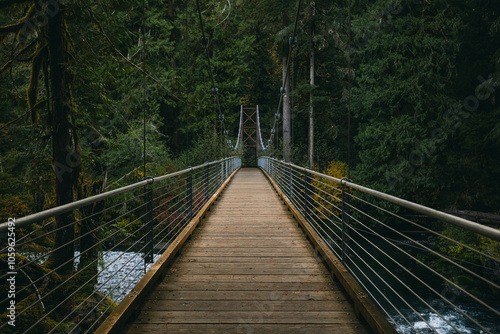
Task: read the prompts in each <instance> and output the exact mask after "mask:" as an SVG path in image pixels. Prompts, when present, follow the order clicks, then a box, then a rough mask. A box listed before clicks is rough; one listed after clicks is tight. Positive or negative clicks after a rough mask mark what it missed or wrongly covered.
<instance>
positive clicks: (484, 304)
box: [348, 217, 500, 333]
mask: <svg viewBox="0 0 500 334" xmlns="http://www.w3.org/2000/svg"><path fill="white" fill-rule="evenodd" d="M370 218H372V217H370ZM351 219H354V220H356V221H357V222H358V223H359V224H361V225H362V226H364V227H365V228H368V229H369V230H370V231H371V232H372V233H374V234H376V232H375V231H373V230H372V229H370V228H369V227H367V226H366V225H365V224H363V223H362V222H361V221H359V220H358V219H356V218H354V217H351ZM372 219H373V218H372ZM374 220H375V219H374ZM356 232H357V233H358V235H360V236H361V237H362V238H363V239H364V240H365V241H367V242H368V243H369V244H370V245H371V246H373V247H374V248H376V249H377V250H378V251H379V252H381V253H382V254H384V255H385V256H386V258H387V259H389V260H391V261H392V262H393V263H395V264H396V265H398V266H399V267H400V268H401V269H403V270H404V271H405V272H406V273H408V274H409V275H411V276H412V277H413V278H415V279H416V280H417V281H418V282H419V283H421V284H422V285H424V286H425V287H427V288H428V289H429V290H430V291H432V292H434V293H435V294H436V295H437V296H439V297H441V299H442V300H444V301H445V302H447V303H448V304H449V305H450V306H452V307H454V308H455V310H456V311H458V312H460V313H461V314H462V315H463V316H465V317H467V318H469V320H471V321H472V322H474V323H475V324H476V325H477V326H478V327H480V328H481V329H482V330H484V331H486V332H487V333H491V332H490V331H488V330H487V329H486V328H484V327H483V326H482V325H481V324H479V323H478V322H477V321H476V320H475V319H473V318H472V317H471V316H469V315H468V314H466V313H465V312H463V311H462V310H461V309H460V308H459V307H458V306H457V305H455V304H453V302H451V301H450V300H449V299H447V298H446V297H444V296H443V295H442V294H440V293H439V292H437V291H436V290H435V289H434V288H432V287H431V286H430V285H429V284H427V283H426V282H424V281H423V280H422V279H421V278H419V277H417V276H416V275H415V274H414V273H412V272H411V271H410V270H408V268H406V267H405V266H403V265H401V264H400V263H399V262H398V261H396V260H395V259H394V258H393V257H391V256H390V255H388V254H387V253H386V252H385V251H383V250H382V249H381V248H380V247H378V246H377V245H375V244H374V243H373V242H371V241H370V240H368V239H367V238H366V237H364V236H363V235H362V234H361V233H359V232H358V231H356ZM384 239H385V238H384ZM351 241H353V240H352V239H351ZM386 241H387V240H386ZM387 243H389V244H390V245H391V246H393V247H394V248H397V249H398V250H399V251H400V252H401V253H402V254H405V255H406V256H408V257H410V258H411V259H412V260H414V261H415V262H417V263H419V264H420V265H422V266H424V267H425V268H426V269H428V270H430V271H431V272H432V273H434V274H435V275H437V276H440V277H441V278H442V279H443V280H445V281H446V282H447V283H448V284H451V285H453V286H454V287H455V288H457V289H459V290H460V291H462V292H463V293H465V294H467V295H468V296H469V297H470V298H472V299H474V300H476V301H477V302H478V303H480V304H482V305H483V306H484V307H486V308H489V309H490V310H491V311H493V312H495V313H497V314H498V315H500V313H499V312H498V311H497V310H495V309H494V308H493V307H491V306H489V305H488V304H486V303H484V302H483V301H482V300H480V299H478V298H477V297H475V296H474V295H472V294H471V293H470V292H468V291H466V290H465V289H463V288H461V287H460V286H458V285H457V284H455V283H454V282H452V281H451V280H449V279H448V278H446V277H445V276H443V275H442V274H440V273H439V272H437V271H436V270H434V269H432V268H431V267H429V266H428V265H426V264H424V263H423V262H422V261H420V260H418V259H417V258H415V257H414V256H412V255H410V254H408V253H407V252H405V251H403V250H402V249H401V248H400V247H398V246H397V245H395V244H392V243H390V242H387ZM348 247H349V246H348ZM366 254H367V255H368V256H370V257H372V258H373V256H372V255H371V254H370V252H366ZM358 257H359V256H358ZM359 258H360V259H362V258H361V257H359ZM377 263H378V264H379V265H381V264H380V262H379V261H377ZM383 267H384V269H386V271H387V272H388V273H389V274H390V275H393V274H392V272H391V271H390V270H388V269H387V268H385V266H383ZM398 281H399V280H398ZM400 283H401V282H400ZM402 284H403V285H404V286H405V287H406V285H405V284H404V283H402ZM409 291H412V290H411V289H410V290H409ZM426 304H427V303H426ZM436 314H437V315H438V316H439V317H441V318H442V319H443V320H445V322H447V323H448V321H447V320H446V319H445V318H444V317H443V316H442V315H441V314H440V313H436ZM450 326H452V327H453V328H455V327H454V326H453V325H451V324H450ZM457 331H458V330H457Z"/></svg>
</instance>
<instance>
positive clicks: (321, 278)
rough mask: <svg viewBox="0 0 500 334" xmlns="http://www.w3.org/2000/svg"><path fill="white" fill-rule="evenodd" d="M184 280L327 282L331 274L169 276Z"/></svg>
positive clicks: (176, 274) (175, 274)
mask: <svg viewBox="0 0 500 334" xmlns="http://www.w3.org/2000/svg"><path fill="white" fill-rule="evenodd" d="M168 277H169V278H171V279H179V280H182V281H184V282H190V281H195V282H214V281H217V282H325V281H329V280H330V276H329V275H325V274H322V275H311V274H307V275H281V274H280V275H234V274H230V275H193V274H178V273H174V274H171V275H169V276H168Z"/></svg>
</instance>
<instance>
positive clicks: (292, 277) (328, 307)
mask: <svg viewBox="0 0 500 334" xmlns="http://www.w3.org/2000/svg"><path fill="white" fill-rule="evenodd" d="M126 329H127V331H126V333H141V334H143V333H159V332H172V333H287V334H289V333H314V334H323V333H342V334H348V333H367V331H366V330H365V328H364V326H363V325H362V324H360V323H359V322H358V320H357V319H356V318H355V317H354V313H353V310H352V307H351V306H350V304H349V303H348V302H346V299H345V296H344V295H343V293H342V292H341V291H340V290H339V288H338V286H337V284H335V283H334V282H333V281H332V279H331V277H330V276H329V274H328V271H327V270H326V268H325V266H324V265H323V264H321V263H320V262H319V260H318V259H317V257H316V256H314V252H313V250H312V248H311V246H310V244H309V242H308V241H307V240H306V238H305V236H304V234H303V233H302V231H301V229H300V228H299V227H298V226H297V222H296V221H295V220H294V219H293V217H292V215H291V214H290V212H288V211H287V208H286V206H285V205H284V204H283V203H282V202H281V201H280V199H279V197H278V196H277V194H276V193H275V192H274V190H273V188H272V186H271V185H270V183H269V182H268V180H267V179H266V177H265V176H264V175H263V173H262V172H261V171H260V170H259V169H241V170H240V171H239V172H238V174H237V175H236V176H235V178H234V179H233V180H232V181H231V183H230V184H229V186H228V188H227V189H226V190H225V191H224V193H223V194H222V195H221V197H220V198H219V200H218V202H217V203H216V204H215V205H214V206H213V207H212V212H211V214H210V215H209V216H208V217H207V218H206V219H204V220H203V222H202V223H201V225H200V226H199V228H198V229H197V230H196V232H195V233H194V234H193V238H192V240H190V241H189V242H188V243H187V244H186V246H185V247H184V249H183V250H182V253H181V256H179V257H178V258H177V259H176V260H175V261H174V263H173V264H172V267H171V269H170V271H169V273H168V274H167V276H166V278H165V279H164V280H163V282H161V283H160V284H159V285H158V286H157V287H156V289H155V291H154V292H153V293H151V295H150V296H149V299H148V300H147V301H146V303H145V304H144V305H143V307H142V312H141V314H140V315H139V317H138V318H137V319H136V320H135V322H134V323H132V324H129V325H128V326H127V328H126Z"/></svg>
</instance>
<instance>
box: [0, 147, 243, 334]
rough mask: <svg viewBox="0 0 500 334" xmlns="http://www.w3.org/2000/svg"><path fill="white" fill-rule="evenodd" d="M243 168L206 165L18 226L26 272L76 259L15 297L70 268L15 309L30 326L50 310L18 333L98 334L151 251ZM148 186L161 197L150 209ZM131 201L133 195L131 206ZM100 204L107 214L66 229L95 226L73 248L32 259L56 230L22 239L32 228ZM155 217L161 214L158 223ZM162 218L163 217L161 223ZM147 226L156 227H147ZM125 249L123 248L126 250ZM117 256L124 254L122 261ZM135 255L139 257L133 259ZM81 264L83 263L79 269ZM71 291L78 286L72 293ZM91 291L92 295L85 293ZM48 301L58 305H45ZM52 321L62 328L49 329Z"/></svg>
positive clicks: (233, 161)
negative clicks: (57, 257)
mask: <svg viewBox="0 0 500 334" xmlns="http://www.w3.org/2000/svg"><path fill="white" fill-rule="evenodd" d="M240 165H241V160H240V159H239V158H236V157H231V158H226V159H222V160H218V161H214V162H211V163H205V164H203V165H199V166H195V167H191V168H188V169H186V170H183V171H179V172H175V173H171V174H168V175H164V176H160V177H156V178H150V179H148V180H143V181H140V182H137V183H134V184H131V185H129V186H125V187H122V188H119V189H115V190H112V191H109V192H106V193H102V194H99V195H94V196H91V197H88V198H85V199H81V200H78V201H75V202H73V203H69V204H68V205H64V206H61V207H56V208H51V209H49V210H46V211H42V212H40V213H37V214H34V215H29V216H26V217H22V218H20V219H19V221H21V222H23V224H22V226H16V227H19V228H20V229H21V230H20V234H19V237H20V238H19V239H18V240H20V239H22V243H18V244H17V245H16V251H17V253H18V254H27V257H28V261H27V262H26V263H23V264H22V266H23V268H26V267H27V266H30V265H37V266H39V263H40V262H41V261H45V259H46V258H49V257H50V256H51V254H54V253H55V252H58V251H59V252H60V250H61V249H63V247H68V246H69V245H75V247H74V248H73V249H74V250H73V251H74V254H73V255H72V256H70V257H69V258H64V259H63V261H61V263H57V264H56V266H55V268H47V269H44V271H43V272H40V273H39V274H37V275H35V276H31V277H30V279H31V282H28V283H27V284H26V285H25V286H23V287H22V288H21V289H20V290H18V291H16V294H19V295H24V296H26V294H27V296H30V295H31V291H32V290H36V289H37V284H40V283H41V282H44V281H46V280H51V281H52V276H53V275H54V274H55V273H57V272H58V271H59V270H60V269H62V268H66V267H68V266H71V267H70V268H69V270H70V271H69V272H68V273H67V275H66V276H65V277H64V280H62V281H60V282H56V283H57V284H56V285H55V286H50V287H49V288H47V287H45V289H43V290H38V291H39V294H38V295H37V297H36V298H34V299H33V301H31V300H30V302H29V303H28V304H26V305H23V307H21V308H18V309H17V312H16V318H18V319H24V318H26V317H27V315H28V314H31V313H30V311H31V310H33V309H36V310H37V309H38V308H41V307H42V306H40V305H42V304H43V305H44V310H43V312H42V313H41V315H40V317H36V318H34V319H30V321H29V322H28V321H25V322H22V323H25V324H26V325H25V328H22V329H20V330H21V331H24V332H30V331H33V330H38V331H39V330H41V328H42V327H43V328H44V329H43V331H44V332H47V333H48V332H52V333H53V332H58V331H60V330H61V328H63V327H62V326H63V325H64V328H65V329H64V330H65V331H69V332H75V331H78V332H80V331H81V332H85V331H86V330H87V331H93V329H95V328H96V326H98V325H99V322H100V321H101V319H102V318H103V317H106V316H107V313H108V311H106V309H111V308H112V306H113V305H114V304H113V303H115V302H119V301H120V300H121V298H123V296H124V295H125V294H126V293H128V290H127V289H130V287H133V286H134V285H135V284H136V283H137V280H138V278H140V277H141V276H142V275H143V271H142V270H139V271H137V270H138V268H139V269H140V268H141V265H142V262H143V261H144V262H145V266H146V258H145V256H146V255H147V254H152V253H151V252H152V251H150V249H153V250H154V249H158V248H156V247H158V246H160V247H162V245H161V242H163V241H164V240H169V242H171V241H172V240H174V239H175V238H176V237H177V236H178V235H179V233H180V232H181V231H183V229H184V228H185V227H186V226H187V225H188V224H189V222H190V221H191V219H192V218H193V217H194V215H196V214H197V212H199V210H200V209H201V207H203V205H204V204H205V203H206V202H207V201H208V200H209V198H210V197H211V196H212V195H213V194H215V193H216V192H217V191H218V189H219V188H220V186H221V185H223V184H224V182H225V181H226V180H227V178H228V177H229V176H230V175H231V173H232V172H233V171H235V170H236V169H237V168H238V167H239V166H240ZM188 180H189V182H188ZM161 181H162V182H167V184H162V183H161ZM148 184H149V185H151V186H152V188H151V189H150V190H148V191H151V192H152V193H154V194H156V196H152V201H154V202H149V201H148V200H147V199H146V198H145V197H144V195H145V192H144V191H143V188H142V187H143V186H144V185H148ZM130 194H132V195H133V196H131V198H130V196H129V195H130ZM165 200H166V201H165ZM164 201H165V202H164ZM101 202H102V205H103V207H102V208H99V209H98V210H97V211H98V212H91V211H90V212H89V214H88V215H85V213H84V212H82V216H80V215H77V216H78V219H74V220H73V221H71V222H68V224H69V226H77V225H79V224H83V223H84V222H85V221H89V222H92V225H87V226H88V230H87V229H86V230H80V231H81V233H78V234H77V235H75V236H74V238H72V239H71V240H65V241H64V242H63V244H62V245H59V244H58V245H53V246H50V247H51V248H50V249H49V250H43V251H40V252H37V253H36V254H35V256H34V258H35V259H33V258H32V257H31V256H30V254H31V253H30V252H31V251H30V249H31V248H30V247H31V246H30V245H31V244H32V243H33V242H40V240H42V241H43V240H44V238H45V237H50V236H51V234H53V233H55V231H54V230H52V231H48V230H47V229H48V228H50V227H51V226H47V224H42V226H41V227H40V226H38V225H34V227H33V228H32V230H31V229H30V230H29V231H26V234H24V230H25V229H26V227H30V228H31V226H32V225H33V224H34V223H39V222H43V220H46V219H49V220H52V219H53V217H54V216H55V215H58V214H61V213H62V212H68V211H73V210H76V209H78V208H81V207H85V206H88V205H92V204H94V203H101ZM161 202H164V203H161ZM125 204H127V205H128V206H129V208H128V209H127V210H126V211H122V210H121V208H122V207H123V205H125ZM158 204H160V205H158ZM47 211H48V212H47ZM153 211H155V214H154V215H153V214H152V212H153ZM158 213H160V215H159V216H158ZM150 214H151V217H154V219H153V220H152V221H151V222H148V219H147V217H148V215H150ZM162 217H167V218H168V219H170V218H171V221H170V222H169V223H168V224H166V226H165V224H163V225H162V226H159V225H158V220H159V219H161V218H162ZM106 218H107V219H106ZM149 224H153V225H151V226H149ZM150 227H152V228H153V230H154V231H155V236H154V238H153V239H151V240H149V234H148V233H149V232H148V229H149V228H150ZM100 231H102V232H100ZM40 232H41V233H40ZM98 233H103V235H102V237H100V239H99V240H97V241H89V240H92V239H88V238H89V237H90V236H91V235H94V236H96V235H97V234H98ZM160 239H161V240H160ZM83 240H87V241H86V242H87V244H86V245H85V246H83V243H82V242H83ZM158 240H160V242H158ZM89 242H91V243H89ZM78 244H80V247H83V248H81V249H80V251H78V250H77V248H76V247H77V246H78ZM104 245H106V246H104ZM123 246H125V247H124V248H123ZM101 247H102V248H103V250H102V251H101ZM25 249H28V250H25ZM118 250H119V252H118V253H116V251H118ZM131 251H132V252H134V253H135V254H133V255H132V256H129V255H128V254H130V252H131ZM94 252H95V253H94ZM94 254H95V255H94ZM78 259H80V260H78ZM102 259H105V260H104V261H105V262H104V263H103V264H102V265H101V264H100V263H101V260H102ZM81 261H85V262H84V263H82V262H81ZM77 263H79V264H78V267H77ZM23 268H21V266H19V267H18V268H17V269H18V270H19V271H21V270H23ZM89 270H91V271H89ZM94 270H95V271H94ZM117 270H120V271H122V272H123V275H122V276H119V278H117V277H118V276H115V275H116V273H117ZM23 271H24V270H23ZM87 273H88V274H90V275H87ZM104 273H106V277H104V278H103V274H104ZM73 285H75V287H74V288H73ZM31 288H33V289H31ZM84 288H85V289H84ZM87 288H90V289H91V290H90V291H88V292H84V291H86V290H87ZM33 294H34V293H33ZM24 298H25V297H23V299H24ZM75 298H76V299H75ZM47 300H50V301H54V302H51V303H47V302H46V301H47ZM3 302H5V300H4V301H3ZM68 303H71V305H72V307H71V308H69V309H65V310H63V308H62V307H63V306H64V305H68ZM16 306H17V305H16ZM82 308H83V309H85V310H86V312H87V311H88V312H87V314H86V315H85V316H84V317H83V318H82V317H78V319H75V316H76V315H77V314H78V313H77V310H81V309H82ZM97 309H99V312H102V313H100V314H95V312H93V311H92V310H97ZM89 310H90V311H89ZM80 312H81V311H80ZM46 319H58V320H54V321H51V322H47V321H45V320H46ZM72 321H74V322H72ZM68 322H69V324H70V326H72V327H71V328H68V327H67V326H68V325H69V324H68ZM5 326H7V324H6V323H2V324H0V331H1V330H2V328H4V327H5ZM89 326H90V327H89Z"/></svg>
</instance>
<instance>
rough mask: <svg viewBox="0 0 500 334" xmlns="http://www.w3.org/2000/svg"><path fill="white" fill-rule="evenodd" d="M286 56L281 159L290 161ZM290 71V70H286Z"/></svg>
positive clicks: (289, 119)
mask: <svg viewBox="0 0 500 334" xmlns="http://www.w3.org/2000/svg"><path fill="white" fill-rule="evenodd" d="M288 60H289V59H288V56H284V57H283V80H286V81H285V92H284V95H283V159H284V160H285V161H290V158H291V157H290V155H291V126H292V121H291V120H292V117H291V105H290V74H288V75H287V74H286V71H287V63H288ZM288 70H290V69H288Z"/></svg>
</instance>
